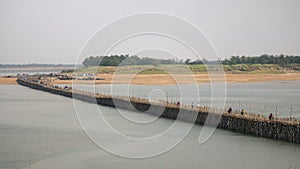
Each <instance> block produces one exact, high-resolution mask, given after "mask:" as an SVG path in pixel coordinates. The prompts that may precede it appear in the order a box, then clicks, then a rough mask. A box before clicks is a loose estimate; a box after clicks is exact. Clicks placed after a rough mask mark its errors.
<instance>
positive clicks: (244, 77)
mask: <svg viewBox="0 0 300 169" xmlns="http://www.w3.org/2000/svg"><path fill="white" fill-rule="evenodd" d="M131 76H132V75H127V74H117V75H114V74H98V75H97V77H99V78H103V79H104V80H96V81H93V80H92V81H83V80H74V83H82V84H94V83H96V84H111V83H113V84H126V83H130V84H139V85H163V84H177V83H181V84H189V83H194V82H195V81H196V82H197V83H209V82H210V77H209V75H208V74H194V78H191V75H185V74H172V75H168V74H147V75H144V74H138V75H135V76H133V78H132V80H130V79H128V78H129V77H131ZM173 77H174V78H176V80H175V79H174V78H173ZM225 77H226V82H228V83H237V82H259V81H289V80H300V73H285V74H225ZM53 83H54V84H71V83H72V80H54V81H53Z"/></svg>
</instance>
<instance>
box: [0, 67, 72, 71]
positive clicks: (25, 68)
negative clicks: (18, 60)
mask: <svg viewBox="0 0 300 169" xmlns="http://www.w3.org/2000/svg"><path fill="white" fill-rule="evenodd" d="M64 69H73V67H13V68H0V71H10V70H18V71H22V70H34V71H37V70H64Z"/></svg>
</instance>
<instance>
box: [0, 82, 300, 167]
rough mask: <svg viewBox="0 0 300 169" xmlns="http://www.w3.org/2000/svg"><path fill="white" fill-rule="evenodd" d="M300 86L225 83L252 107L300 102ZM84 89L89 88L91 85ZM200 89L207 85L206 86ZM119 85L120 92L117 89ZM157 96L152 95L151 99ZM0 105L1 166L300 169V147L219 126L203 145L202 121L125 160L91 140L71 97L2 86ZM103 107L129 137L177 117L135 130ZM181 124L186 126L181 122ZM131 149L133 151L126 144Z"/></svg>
mask: <svg viewBox="0 0 300 169" xmlns="http://www.w3.org/2000/svg"><path fill="white" fill-rule="evenodd" d="M299 84H300V82H297V81H294V82H263V83H246V84H239V83H237V84H232V85H229V86H228V95H229V96H230V97H229V99H230V100H232V103H233V102H235V99H240V100H241V101H240V102H241V103H240V105H243V104H246V101H248V102H249V103H253V106H254V104H258V105H260V104H265V102H266V103H267V104H268V105H269V104H274V103H276V104H278V103H283V104H288V105H287V107H289V106H290V105H294V106H297V105H298V104H299V103H298V102H299V99H300V94H299ZM272 86H273V87H272ZM79 87H80V88H87V87H86V86H79ZM132 87H133V89H134V90H133V91H134V92H135V93H136V94H133V95H145V94H144V93H145V92H139V93H138V92H137V91H142V90H146V89H141V90H140V89H139V88H144V87H141V86H138V85H137V86H132ZM202 87H203V88H202V89H204V87H205V85H203V86H202ZM99 88H100V89H99ZM108 88H109V86H106V85H103V86H101V87H99V86H98V87H97V90H98V91H99V92H105V90H106V89H108ZM149 88H151V87H149ZM163 88H168V89H169V95H170V96H169V98H170V99H171V98H172V97H174V98H175V95H176V93H175V92H174V93H173V96H172V93H171V90H174V87H172V86H165V87H163ZM207 88H208V86H207ZM119 89H120V90H121V88H120V87H119ZM138 89H139V90H138ZM234 89H236V90H234ZM87 90H89V89H87ZM257 90H258V91H259V92H257ZM254 91H256V94H254ZM263 91H264V92H263ZM107 92H108V91H107ZM119 92H121V91H119ZM262 92H263V93H262ZM137 93H138V94H137ZM202 93H204V92H202ZM203 95H204V94H203ZM158 96H159V95H155V96H154V98H155V97H158ZM248 96H249V97H248ZM144 97H147V96H144ZM203 97H204V96H203ZM192 100H193V98H190V100H187V101H186V102H190V101H192ZM203 100H205V99H203ZM261 102H264V103H261ZM76 103H77V104H78V105H77V106H80V108H81V110H83V111H86V112H87V116H90V114H89V112H90V111H92V110H91V107H92V106H98V105H92V104H90V103H85V102H81V101H76ZM203 103H205V102H203ZM235 103H236V102H235ZM236 106H238V105H234V108H235V107H236ZM0 107H1V111H0V117H1V118H0V168H4V169H6V168H9V169H18V168H28V169H29V168H43V169H48V168H49V169H50V168H51V169H52V168H75V169H76V168H87V169H93V168H120V169H121V168H122V169H132V168H139V169H146V168H172V169H182V168H195V169H196V168H197V169H198V168H203V169H204V168H205V169H241V168H242V169H253V168H264V169H289V168H291V167H293V168H295V167H297V168H300V160H299V159H300V145H296V144H291V143H287V142H282V141H275V140H270V139H265V138H256V137H252V136H245V135H242V134H238V133H233V132H229V131H225V130H219V129H217V130H216V131H215V132H214V134H213V135H212V137H210V138H209V140H208V141H207V142H206V143H204V144H199V143H198V137H199V133H200V131H201V129H202V126H198V125H195V126H194V127H193V128H192V130H191V132H190V133H189V134H188V135H187V137H186V138H185V139H184V140H183V141H182V142H181V143H180V144H178V145H177V146H176V147H174V148H173V149H171V150H170V151H168V152H166V153H163V154H161V155H159V156H155V157H151V158H146V159H130V158H123V157H119V156H116V155H113V154H111V153H109V152H107V151H104V150H103V149H101V148H99V146H97V145H96V144H94V143H93V141H91V139H89V137H88V136H87V135H86V134H85V132H84V131H83V130H82V128H81V126H80V124H79V122H78V120H77V116H76V113H75V110H74V106H73V100H72V99H71V98H66V97H62V96H58V95H53V94H50V93H46V92H42V91H37V90H33V89H29V88H26V87H23V86H19V85H0ZM99 108H100V109H101V111H102V112H104V113H103V114H104V116H105V118H107V119H108V121H109V122H112V123H113V124H114V125H115V126H116V128H118V129H120V131H122V132H124V133H126V134H129V135H134V136H144V135H151V134H153V133H156V132H160V131H163V130H164V129H165V128H166V127H168V126H169V125H172V123H173V121H172V120H168V119H156V121H155V123H153V125H151V126H150V127H149V128H137V127H136V126H135V125H132V124H129V123H127V122H126V123H125V122H124V118H122V117H120V116H117V115H115V113H114V112H115V109H112V108H108V107H103V106H99ZM296 110H297V109H296V108H295V111H296ZM124 113H125V114H131V115H134V116H136V117H138V119H149V118H150V119H151V118H152V116H149V115H146V114H140V113H134V112H128V111H125V112H124ZM295 113H296V112H295ZM92 118H93V117H92ZM182 125H186V124H185V123H183V122H182ZM98 134H99V135H101V136H103V135H105V136H106V134H107V133H106V132H105V131H99V133H98ZM176 137H178V136H177V135H170V136H169V139H170V140H172V139H175V138H176ZM101 141H102V142H104V143H105V142H108V143H109V142H113V141H114V138H111V137H109V135H107V137H105V139H103V140H101ZM128 151H134V150H131V149H128Z"/></svg>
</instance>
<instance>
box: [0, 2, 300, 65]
mask: <svg viewBox="0 0 300 169" xmlns="http://www.w3.org/2000/svg"><path fill="white" fill-rule="evenodd" d="M299 7H300V1H299V0H281V1H279V0H249V1H242V0H235V1H233V0H219V1H216V0H207V1H200V0H193V1H192V0H191V1H187V0H181V1H177V0H148V1H146V0H127V1H126V0H109V1H99V0H97V1H96V0H94V1H92V0H82V1H77V0H0V64H6V63H14V64H17V63H74V62H75V60H76V57H77V56H78V54H79V52H80V50H81V48H82V47H83V45H84V44H85V42H86V41H87V40H88V39H89V37H90V36H91V35H92V34H94V33H95V32H96V31H97V30H98V29H99V28H101V27H103V26H104V25H106V24H108V23H109V22H111V21H113V20H115V19H118V18H121V17H124V16H127V15H132V14H135V13H142V12H161V13H165V14H171V15H175V16H178V17H181V18H184V19H185V20H187V21H188V22H190V23H192V24H194V25H195V26H197V27H198V28H199V29H201V30H202V31H203V33H204V34H206V35H207V37H208V38H209V39H210V40H211V41H212V43H213V44H214V46H215V47H216V49H217V51H218V53H219V55H220V57H221V58H228V57H230V56H231V55H260V54H265V53H266V54H281V53H283V54H294V55H300V10H299Z"/></svg>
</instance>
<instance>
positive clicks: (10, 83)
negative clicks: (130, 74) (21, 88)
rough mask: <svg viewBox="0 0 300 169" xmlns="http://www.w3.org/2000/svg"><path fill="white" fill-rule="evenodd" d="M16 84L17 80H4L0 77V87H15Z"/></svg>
mask: <svg viewBox="0 0 300 169" xmlns="http://www.w3.org/2000/svg"><path fill="white" fill-rule="evenodd" d="M15 84H18V83H17V78H4V77H0V85H15Z"/></svg>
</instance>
